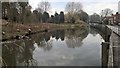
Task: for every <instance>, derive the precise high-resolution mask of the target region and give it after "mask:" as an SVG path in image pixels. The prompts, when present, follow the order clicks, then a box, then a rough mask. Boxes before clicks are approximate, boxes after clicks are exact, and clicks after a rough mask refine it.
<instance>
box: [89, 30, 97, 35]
mask: <svg viewBox="0 0 120 68" xmlns="http://www.w3.org/2000/svg"><path fill="white" fill-rule="evenodd" d="M89 32H90V33H91V34H92V35H93V36H96V35H97V34H98V33H97V32H96V29H94V28H90V30H89Z"/></svg>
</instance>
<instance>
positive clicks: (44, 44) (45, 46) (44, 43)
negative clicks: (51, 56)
mask: <svg viewBox="0 0 120 68" xmlns="http://www.w3.org/2000/svg"><path fill="white" fill-rule="evenodd" d="M38 46H39V47H42V48H43V49H44V50H45V51H49V50H51V48H52V40H49V41H46V40H45V39H44V40H43V41H41V42H40V43H39V45H38Z"/></svg>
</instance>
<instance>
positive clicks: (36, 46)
mask: <svg viewBox="0 0 120 68" xmlns="http://www.w3.org/2000/svg"><path fill="white" fill-rule="evenodd" d="M102 42H104V39H103V38H102V36H101V35H100V34H99V33H98V32H97V31H96V30H95V29H93V28H88V29H79V28H74V29H62V30H55V31H50V32H47V33H39V34H35V35H32V36H31V37H30V39H25V40H15V41H6V42H2V43H1V44H2V58H3V60H4V61H3V63H4V66H101V65H102V45H101V43H102Z"/></svg>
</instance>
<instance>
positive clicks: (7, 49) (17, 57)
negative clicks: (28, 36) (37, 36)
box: [2, 40, 36, 66]
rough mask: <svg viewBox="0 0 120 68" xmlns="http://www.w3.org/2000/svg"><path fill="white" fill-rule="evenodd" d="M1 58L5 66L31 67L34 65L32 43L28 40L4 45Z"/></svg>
mask: <svg viewBox="0 0 120 68" xmlns="http://www.w3.org/2000/svg"><path fill="white" fill-rule="evenodd" d="M2 48H3V49H2V58H3V59H4V61H5V63H6V64H5V65H7V66H32V65H36V61H35V60H34V59H33V56H32V54H33V51H34V47H33V43H32V42H31V41H30V40H27V41H17V42H14V43H4V44H3V46H2Z"/></svg>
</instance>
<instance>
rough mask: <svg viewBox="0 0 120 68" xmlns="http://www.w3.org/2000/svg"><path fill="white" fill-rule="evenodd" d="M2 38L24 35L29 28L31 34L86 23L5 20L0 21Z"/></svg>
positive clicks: (81, 26) (82, 26)
mask: <svg viewBox="0 0 120 68" xmlns="http://www.w3.org/2000/svg"><path fill="white" fill-rule="evenodd" d="M1 25H2V32H4V33H3V34H2V39H12V38H16V36H25V35H26V34H28V32H29V29H31V34H34V33H37V32H47V31H52V30H56V29H70V28H76V27H79V28H85V27H86V24H83V23H82V24H68V23H63V24H53V23H29V24H20V23H9V22H7V21H5V20H3V21H2V24H1Z"/></svg>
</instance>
